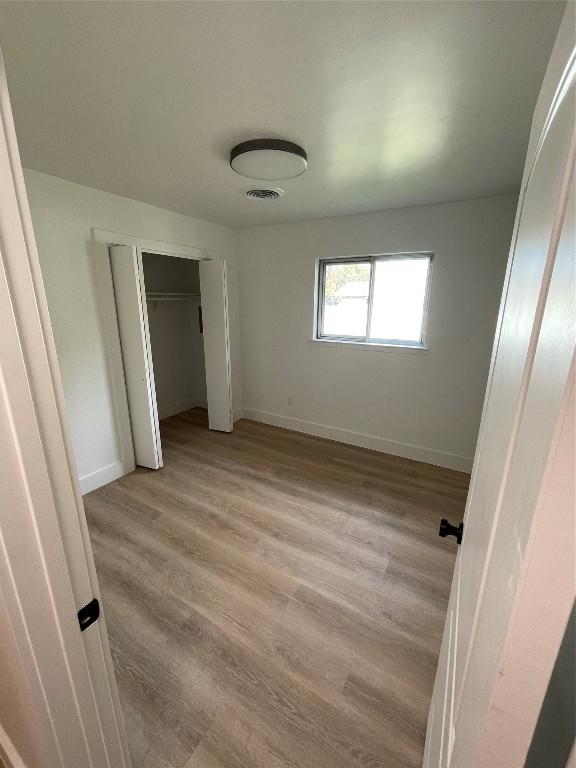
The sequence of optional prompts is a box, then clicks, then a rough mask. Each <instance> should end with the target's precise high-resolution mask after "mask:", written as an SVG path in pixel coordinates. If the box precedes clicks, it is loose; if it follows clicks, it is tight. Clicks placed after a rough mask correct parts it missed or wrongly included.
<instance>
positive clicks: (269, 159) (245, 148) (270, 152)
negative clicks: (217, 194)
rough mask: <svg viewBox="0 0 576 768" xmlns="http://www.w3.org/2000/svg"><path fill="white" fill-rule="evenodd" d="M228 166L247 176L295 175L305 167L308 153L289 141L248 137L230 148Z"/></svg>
mask: <svg viewBox="0 0 576 768" xmlns="http://www.w3.org/2000/svg"><path fill="white" fill-rule="evenodd" d="M230 167H231V168H232V170H234V171H236V173H239V174H240V175H241V176H246V177H247V178H249V179H262V180H264V181H278V180H279V179H294V178H296V176H300V175H301V174H302V173H304V171H305V170H306V168H307V167H308V156H307V154H306V152H305V151H304V150H303V149H302V147H300V146H298V144H294V143H293V142H292V141H286V140H285V139H250V141H243V142H242V143H241V144H237V145H236V146H235V147H234V148H233V149H232V150H231V151H230Z"/></svg>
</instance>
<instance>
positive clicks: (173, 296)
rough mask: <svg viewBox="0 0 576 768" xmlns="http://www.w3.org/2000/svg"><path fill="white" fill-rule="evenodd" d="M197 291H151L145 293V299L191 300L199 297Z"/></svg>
mask: <svg viewBox="0 0 576 768" xmlns="http://www.w3.org/2000/svg"><path fill="white" fill-rule="evenodd" d="M199 298H200V294H199V293H175V292H159V293H156V292H153V291H150V292H149V293H147V294H146V301H191V300H192V299H199Z"/></svg>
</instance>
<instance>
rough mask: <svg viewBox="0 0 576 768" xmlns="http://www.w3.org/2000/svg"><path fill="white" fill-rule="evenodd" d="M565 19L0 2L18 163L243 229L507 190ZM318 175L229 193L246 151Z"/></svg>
mask: <svg viewBox="0 0 576 768" xmlns="http://www.w3.org/2000/svg"><path fill="white" fill-rule="evenodd" d="M563 7H564V3H559V2H554V1H552V2H550V1H546V0H544V2H532V1H530V2H523V1H522V0H519V1H517V2H510V1H509V0H503V1H501V2H500V1H498V0H496V1H494V2H490V1H486V0H476V1H475V2H444V1H443V0H442V1H440V0H433V1H432V2H430V1H428V2H408V1H406V0H404V2H230V3H229V2H176V3H172V2H150V3H138V2H92V3H87V2H63V3H60V2H38V3H37V2H13V3H12V2H1V3H0V44H1V46H2V49H3V51H4V56H5V59H6V65H7V69H8V82H9V87H10V91H11V96H12V102H13V107H14V112H15V119H16V128H17V132H18V136H19V141H20V147H21V152H22V157H23V163H24V165H25V166H26V167H28V168H33V169H36V170H39V171H44V172H45V173H50V174H53V175H55V176H60V177H63V178H65V179H70V180H73V181H76V182H80V183H82V184H86V185H88V186H90V187H96V188H97V189H102V190H106V191H108V192H113V193H116V194H119V195H124V196H127V197H131V198H134V199H136V200H142V201H145V202H148V203H152V204H154V205H158V206H161V207H163V208H169V209H172V210H175V211H182V212H184V213H188V214H191V215H193V216H198V217H200V218H204V219H207V220H210V221H215V222H219V223H222V224H227V225H231V226H236V227H243V226H251V225H254V224H265V223H273V222H279V221H292V220H297V219H308V218H316V217H322V216H334V215H340V214H345V213H354V212H358V211H371V210H379V209H383V208H395V207H401V206H407V205H415V204H420V203H431V202H439V201H448V200H457V199H466V198H473V197H482V196H487V195H493V194H494V195H496V194H504V193H508V192H513V191H516V190H517V189H518V186H519V182H520V176H521V171H522V165H523V155H524V152H525V150H526V145H527V141H528V131H529V126H530V118H531V114H532V111H533V109H534V105H535V102H536V98H537V94H538V90H539V88H540V84H541V81H542V77H543V74H544V71H545V67H546V62H547V59H548V56H549V54H550V51H551V48H552V45H553V41H554V37H555V33H556V30H557V27H558V24H559V21H560V17H561V15H562V11H563ZM262 136H272V137H283V138H287V139H290V140H292V141H296V142H298V143H301V144H302V145H303V146H304V147H305V149H306V150H307V151H308V155H309V169H308V171H307V172H306V173H305V174H304V175H303V176H301V177H300V178H298V179H293V180H291V181H286V182H285V183H280V185H281V186H283V187H284V188H285V190H286V195H285V197H283V198H281V199H280V200H279V201H276V202H270V201H254V200H246V199H243V198H242V197H240V195H239V189H240V188H241V187H243V186H245V185H246V184H248V183H249V182H247V181H246V180H244V179H242V178H241V177H239V176H237V175H236V174H235V173H234V172H233V171H232V170H231V169H230V168H229V165H228V152H229V150H230V148H231V147H232V146H233V145H234V144H235V143H237V142H239V141H242V140H245V139H250V138H254V137H262Z"/></svg>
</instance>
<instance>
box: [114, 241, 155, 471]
mask: <svg viewBox="0 0 576 768" xmlns="http://www.w3.org/2000/svg"><path fill="white" fill-rule="evenodd" d="M110 263H111V265H112V277H113V280H114V294H115V296H116V313H117V316H118V329H119V332H120V344H121V347H122V359H123V362H124V377H125V380H126V393H127V395H128V406H129V409H130V423H131V426H132V438H133V440H134V455H135V459H136V464H137V465H138V466H140V467H148V468H149V469H159V468H160V467H161V466H162V446H161V442H160V427H159V423H158V408H157V405H156V387H155V384H154V367H153V364H152V349H151V346H150V331H149V328H148V312H147V309H146V290H145V286H144V268H143V266H142V254H141V253H140V250H139V249H138V248H136V247H135V246H133V245H114V246H112V247H111V248H110Z"/></svg>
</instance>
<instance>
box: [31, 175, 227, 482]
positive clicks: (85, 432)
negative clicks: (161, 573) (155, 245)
mask: <svg viewBox="0 0 576 768" xmlns="http://www.w3.org/2000/svg"><path fill="white" fill-rule="evenodd" d="M25 180H26V188H27V191H28V197H29V201H30V209H31V212H32V222H33V225H34V232H35V235H36V241H37V244H38V251H39V254H40V262H41V266H42V275H43V278H44V283H45V286H46V293H47V297H48V306H49V310H50V320H51V323H52V327H53V331H54V337H55V341H56V349H57V353H58V362H59V364H60V370H61V374H62V379H63V384H64V394H65V397H66V405H67V409H68V417H69V422H70V428H71V432H72V439H73V443H74V448H75V453H76V461H77V464H78V473H79V475H80V479H81V486H82V487H83V489H84V490H88V489H90V488H94V487H97V486H98V485H99V484H101V483H102V482H108V481H109V480H111V479H113V478H114V477H115V476H118V475H120V474H122V473H123V471H124V469H125V467H124V464H123V458H124V457H123V452H122V446H121V438H120V434H119V432H120V430H119V426H118V419H119V417H118V414H117V413H116V412H115V409H116V410H117V407H118V406H117V402H115V396H114V381H115V377H117V372H114V371H113V370H111V366H112V362H111V361H112V360H113V359H114V355H112V356H111V355H110V350H109V345H110V343H114V344H115V345H116V346H117V345H118V340H117V338H116V339H114V337H113V335H112V337H111V335H110V327H111V319H112V318H111V314H113V312H114V304H113V287H112V281H111V277H110V274H109V271H106V270H103V269H102V265H101V264H97V263H96V260H95V258H94V254H93V252H92V251H91V242H90V240H91V228H92V227H96V228H99V229H104V230H111V231H114V232H120V233H128V234H135V235H139V236H141V237H146V238H151V239H156V240H163V241H167V242H172V243H180V244H184V245H191V246H196V247H199V248H209V249H213V250H215V251H217V252H218V253H219V254H221V255H222V256H224V257H225V258H226V259H227V261H228V265H229V270H228V271H229V292H230V325H231V354H232V386H233V403H234V407H235V409H238V408H239V407H240V406H241V402H242V390H241V386H242V384H241V368H240V333H239V323H238V316H239V308H238V271H237V261H236V258H235V252H234V235H233V233H232V232H231V230H229V229H227V228H225V227H221V226H218V225H216V224H210V223H207V222H203V221H200V220H198V219H193V218H190V217H189V216H184V215H182V214H178V213H173V212H171V211H165V210H162V209H160V208H155V207H153V206H151V205H146V204H144V203H139V202H136V201H134V200H129V199H127V198H123V197H117V196H115V195H110V194H108V193H106V192H100V191H97V190H94V189H90V188H88V187H83V186H80V185H78V184H73V183H71V182H68V181H64V180H62V179H57V178H55V177H53V176H47V175H45V174H41V173H37V172H35V171H25ZM111 339H112V342H111ZM107 345H108V348H107ZM115 355H116V357H117V356H118V355H119V346H117V349H116V350H115Z"/></svg>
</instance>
